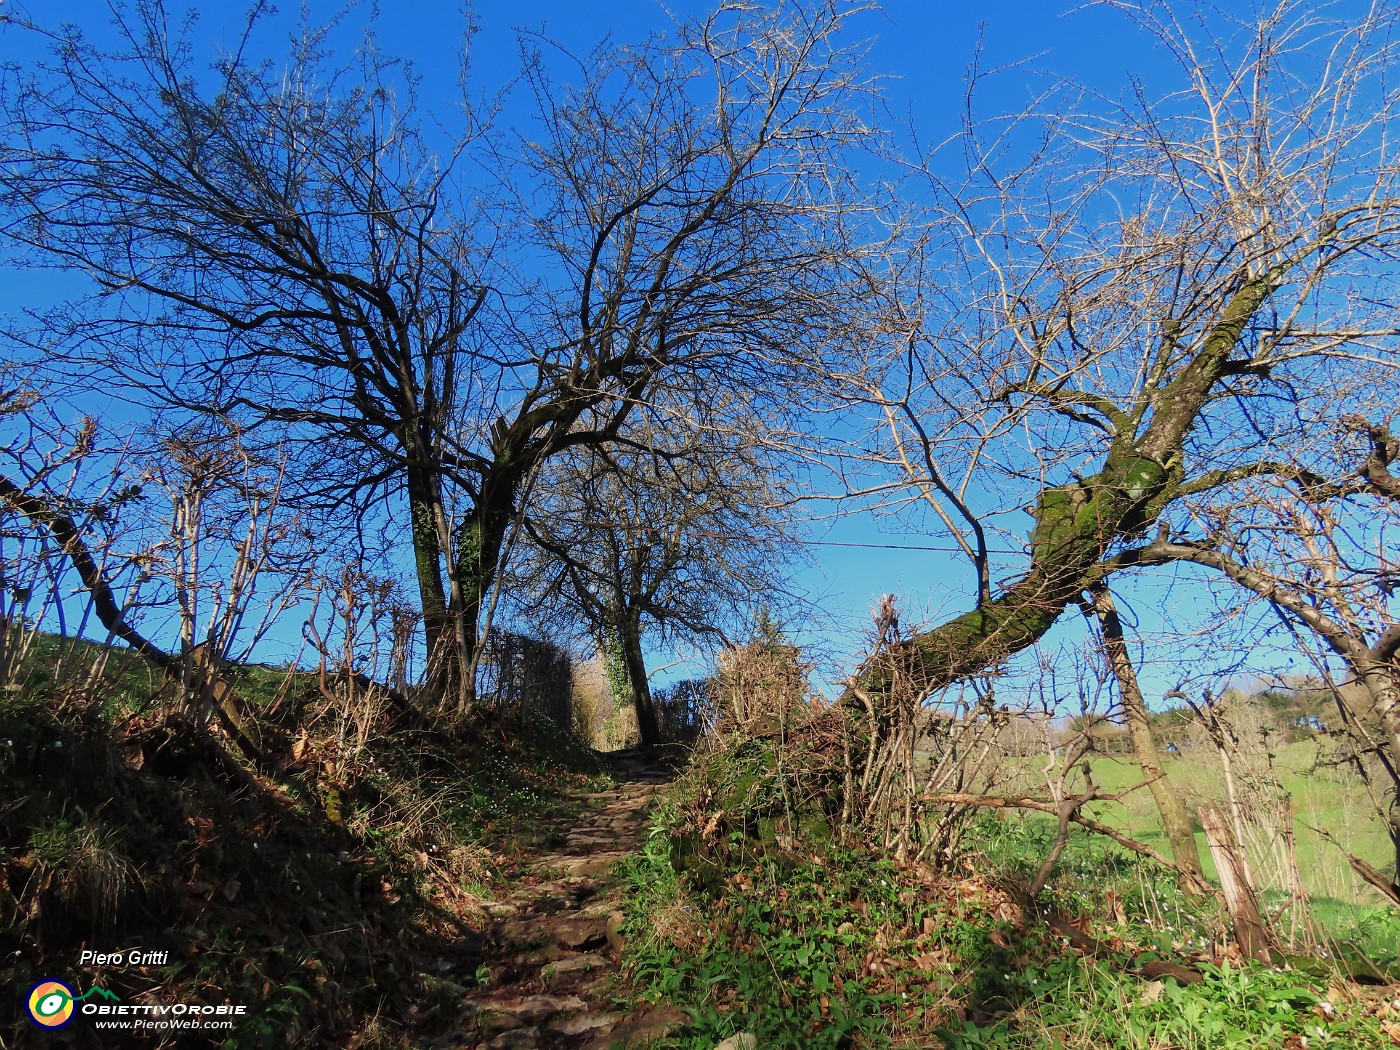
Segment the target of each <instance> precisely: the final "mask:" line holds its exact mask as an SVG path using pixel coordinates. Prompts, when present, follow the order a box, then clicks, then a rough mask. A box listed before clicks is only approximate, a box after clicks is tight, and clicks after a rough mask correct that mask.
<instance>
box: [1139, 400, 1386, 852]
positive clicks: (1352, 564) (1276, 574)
mask: <svg viewBox="0 0 1400 1050" xmlns="http://www.w3.org/2000/svg"><path fill="white" fill-rule="evenodd" d="M1333 433H1334V435H1335V438H1336V440H1335V441H1334V442H1332V443H1331V445H1330V448H1329V443H1328V441H1327V440H1326V438H1327V431H1325V430H1322V429H1321V428H1319V431H1318V432H1317V434H1316V435H1315V437H1314V440H1315V444H1316V445H1318V446H1321V448H1322V449H1323V450H1324V451H1325V453H1326V454H1327V458H1329V459H1331V460H1332V463H1331V464H1330V465H1331V466H1332V467H1333V470H1332V471H1331V472H1330V473H1331V474H1332V476H1333V477H1335V478H1337V480H1335V481H1329V480H1327V479H1326V478H1325V477H1321V476H1316V475H1311V474H1309V475H1308V476H1306V477H1304V478H1301V479H1295V480H1289V479H1282V478H1278V479H1259V480H1257V481H1256V482H1254V483H1253V484H1251V485H1249V486H1247V487H1244V488H1243V489H1240V490H1239V491H1237V492H1236V493H1235V500H1234V502H1233V503H1232V504H1229V505H1226V504H1224V503H1223V502H1222V501H1220V500H1218V499H1217V500H1216V501H1214V502H1213V504H1212V505H1210V506H1208V507H1206V508H1202V509H1200V510H1198V511H1197V512H1196V513H1195V514H1193V515H1192V517H1191V518H1190V519H1188V520H1187V521H1185V522H1183V523H1182V525H1181V526H1180V528H1179V530H1178V535H1176V536H1175V537H1172V536H1166V535H1162V536H1159V537H1158V538H1157V539H1156V540H1155V541H1153V542H1152V543H1150V544H1148V545H1147V546H1146V547H1144V548H1141V549H1140V551H1139V552H1138V554H1137V555H1136V557H1138V558H1139V559H1140V561H1141V562H1144V563H1154V562H1156V563H1163V562H1189V563H1193V564H1196V565H1201V566H1205V567H1207V568H1209V569H1211V570H1214V571H1215V572H1217V573H1219V574H1220V575H1221V576H1222V577H1224V578H1225V579H1228V580H1230V581H1231V582H1232V583H1234V584H1235V585H1237V586H1238V587H1240V588H1241V589H1242V590H1243V591H1244V592H1245V593H1246V594H1248V595H1250V596H1253V597H1256V598H1257V599H1258V600H1260V601H1262V602H1265V603H1267V604H1268V606H1269V607H1271V608H1272V609H1273V610H1274V611H1275V613H1276V614H1277V616H1278V617H1279V618H1280V620H1281V621H1282V622H1283V623H1284V624H1285V625H1286V626H1287V628H1288V629H1289V630H1290V631H1291V632H1292V637H1293V640H1294V642H1295V644H1296V645H1297V646H1298V647H1299V648H1301V649H1302V650H1303V651H1304V652H1306V653H1308V654H1309V655H1310V656H1311V657H1312V658H1313V659H1314V660H1315V662H1316V664H1317V667H1318V670H1319V672H1320V673H1321V674H1322V675H1323V677H1324V680H1326V681H1328V682H1329V683H1330V688H1331V692H1332V695H1333V697H1334V699H1335V701H1336V705H1337V715H1338V719H1337V724H1338V728H1339V731H1340V732H1339V736H1340V738H1341V739H1343V740H1344V741H1345V742H1346V746H1347V749H1348V751H1349V755H1350V760H1351V762H1352V763H1353V764H1354V765H1355V767H1356V768H1357V769H1358V770H1359V771H1360V773H1361V774H1362V776H1363V778H1365V779H1366V780H1367V782H1368V783H1369V784H1370V785H1371V788H1372V798H1373V800H1374V801H1375V803H1376V805H1377V809H1378V810H1379V811H1380V812H1381V814H1382V816H1383V817H1384V818H1385V820H1386V821H1387V824H1388V827H1389V829H1390V835H1391V838H1392V840H1393V842H1394V843H1395V849H1396V858H1397V860H1398V861H1400V774H1397V770H1400V616H1397V613H1396V609H1395V605H1394V597H1393V596H1394V593H1395V588H1396V583H1397V579H1400V573H1398V572H1397V566H1396V563H1395V561H1394V560H1393V559H1392V558H1391V557H1390V556H1389V555H1388V554H1387V551H1389V550H1391V549H1393V547H1394V538H1395V533H1396V528H1397V525H1400V516H1398V515H1397V512H1400V500H1397V499H1396V497H1397V496H1400V478H1397V476H1396V475H1395V473H1394V472H1393V468H1392V463H1394V462H1395V460H1396V459H1397V454H1400V447H1397V442H1396V440H1395V439H1394V437H1392V436H1391V433H1390V430H1389V427H1388V426H1387V425H1386V424H1384V423H1376V424H1370V423H1367V422H1366V421H1365V420H1364V419H1360V418H1357V417H1349V418H1347V419H1346V420H1344V421H1342V425H1340V426H1338V427H1336V428H1334V430H1333ZM1358 438H1359V439H1360V441H1359V442H1358V440H1357V439H1358ZM1358 446H1359V447H1358ZM1348 459H1350V463H1348V462H1347V460H1348ZM1318 465H1319V467H1320V468H1321V467H1325V466H1326V465H1327V464H1323V463H1319V464H1318ZM1334 662H1336V663H1340V665H1341V668H1342V669H1343V671H1344V674H1345V677H1346V679H1347V681H1346V682H1345V683H1342V682H1339V681H1337V676H1336V674H1335V670H1334Z"/></svg>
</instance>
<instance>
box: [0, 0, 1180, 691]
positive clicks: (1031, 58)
mask: <svg viewBox="0 0 1400 1050" xmlns="http://www.w3.org/2000/svg"><path fill="white" fill-rule="evenodd" d="M8 2H9V9H10V10H21V11H24V12H25V13H26V14H27V15H28V16H29V17H30V18H32V19H34V20H35V21H38V22H41V23H45V24H51V23H53V22H56V21H65V22H73V23H76V24H79V25H81V26H83V27H84V29H85V31H86V32H87V33H88V34H89V35H90V36H92V37H93V38H95V39H101V38H103V37H104V36H105V35H106V33H107V32H108V31H109V30H108V24H109V22H110V20H111V17H112V15H111V12H110V10H109V8H108V6H107V5H106V4H102V3H93V2H88V0H62V2H59V3H55V4H44V5H42V6H41V5H39V4H36V3H30V4H28V5H26V4H15V3H13V0H8ZM243 6H244V5H242V4H240V5H237V6H235V5H227V4H224V3H217V4H216V3H212V2H203V3H196V4H193V5H186V4H182V3H180V2H179V0H172V2H171V3H170V4H169V5H168V8H169V10H171V11H172V12H178V11H181V10H184V9H185V8H186V7H192V8H193V9H195V10H197V11H199V12H200V17H199V22H198V31H197V33H196V39H197V40H199V41H200V42H201V43H203V42H207V41H218V42H219V43H220V46H224V47H232V46H234V34H235V33H236V31H237V29H238V28H239V27H240V25H241V19H240V18H239V17H238V15H239V13H240V12H241V10H242V9H243ZM285 6H286V9H287V11H288V12H289V13H294V12H295V10H296V5H293V4H290V3H289V4H287V5H285ZM338 6H339V5H329V4H324V3H320V2H312V3H310V4H309V7H310V10H311V12H312V14H313V18H320V17H324V16H325V14H327V13H329V12H331V11H333V10H335V9H336V8H337V7H338ZM705 6H708V5H702V4H698V3H694V2H693V0H680V2H678V3H676V4H673V5H671V9H672V10H675V11H676V12H677V13H679V14H686V13H690V12H696V11H700V10H702V9H703V8H704V7H705ZM1071 6H1078V5H1069V4H1063V5H1062V4H1059V3H1055V2H1046V0H1005V2H1000V3H990V4H985V5H973V4H965V3H932V2H929V3H918V2H911V0H894V2H891V3H890V4H889V5H888V6H887V9H886V10H884V11H869V12H866V13H864V14H862V15H860V16H859V17H858V18H857V19H855V20H854V21H853V23H852V27H851V31H852V35H853V37H854V38H856V39H860V40H866V41H869V45H870V50H869V60H868V65H869V69H870V72H871V73H872V74H873V75H876V76H879V77H881V78H883V94H884V97H885V99H886V102H887V104H888V106H889V110H890V112H891V114H893V115H895V116H901V117H902V116H906V115H907V116H908V117H909V118H910V119H911V121H912V123H913V125H914V126H915V127H916V128H917V129H918V133H919V136H920V138H921V140H922V141H923V142H925V143H933V142H938V141H941V140H943V139H945V138H947V137H948V136H950V135H952V134H953V133H955V132H956V130H957V129H958V127H959V122H960V119H961V111H962V106H963V93H964V90H965V86H966V81H965V71H966V69H967V66H968V63H969V62H970V60H971V59H972V57H973V55H974V52H975V49H976V47H977V43H978V40H979V38H980V39H981V40H982V41H983V48H984V50H983V57H982V68H983V69H994V68H997V67H1003V66H1007V67H1014V68H1008V69H1006V70H1005V71H1004V72H1002V73H1001V74H999V75H998V76H996V77H994V78H992V79H991V80H990V81H989V82H988V85H987V89H986V90H985V92H984V93H983V95H982V97H981V99H980V103H979V106H980V109H981V111H982V112H986V113H995V112H999V111H1012V110H1016V109H1018V108H1020V107H1021V106H1022V105H1024V104H1025V103H1026V102H1027V101H1028V100H1029V99H1030V98H1031V97H1032V96H1033V95H1034V94H1035V93H1036V92H1037V91H1039V90H1041V89H1043V87H1044V86H1045V85H1046V83H1047V79H1046V78H1047V76H1052V77H1053V76H1054V75H1056V74H1058V75H1064V76H1072V77H1074V78H1076V79H1077V80H1079V81H1081V82H1086V83H1088V84H1089V85H1090V86H1092V87H1094V88H1097V89H1100V90H1103V91H1105V92H1108V93H1111V94H1117V93H1118V92H1119V91H1120V90H1122V89H1123V88H1124V87H1125V86H1126V84H1127V82H1128V81H1129V79H1130V78H1131V77H1134V76H1143V77H1147V78H1148V79H1151V78H1153V77H1154V75H1159V74H1160V72H1161V66H1160V63H1161V62H1162V56H1161V55H1160V54H1159V53H1157V52H1154V51H1153V49H1152V48H1151V47H1150V46H1149V45H1148V44H1147V43H1146V42H1145V41H1144V40H1143V39H1142V38H1141V37H1140V36H1139V35H1137V34H1136V33H1135V32H1134V31H1132V30H1131V29H1130V28H1129V27H1128V26H1127V24H1126V23H1125V21H1124V20H1123V19H1122V18H1121V17H1120V16H1118V15H1116V14H1114V13H1113V12H1112V11H1109V10H1107V9H1104V8H1094V9H1090V10H1082V9H1081V10H1077V11H1071V13H1069V14H1062V11H1065V10H1068V9H1070V7H1071ZM368 11H369V8H368V7H367V6H365V7H361V8H358V9H353V10H351V11H350V12H349V13H348V14H347V15H346V16H345V21H344V23H343V26H342V29H341V30H340V33H339V35H338V37H337V39H343V40H344V42H345V44H346V46H352V45H353V43H354V42H355V41H356V40H357V39H358V36H359V33H360V28H359V27H360V26H362V25H363V23H364V20H365V14H366V13H367V12H368ZM471 17H472V22H473V24H474V25H475V26H476V29H477V32H476V33H475V34H474V36H473V38H472V43H471V48H470V57H471V79H472V84H473V85H474V86H475V88H476V90H478V91H483V90H491V89H494V88H496V87H498V86H503V85H505V84H508V83H509V82H510V81H511V79H512V77H513V76H514V74H515V72H516V70H517V67H518V61H517V60H518V47H517V36H516V34H517V31H518V30H526V31H536V30H538V31H540V32H541V33H542V34H543V35H544V36H546V37H549V38H551V39H553V40H556V41H558V42H559V43H560V44H561V45H562V46H563V47H565V48H567V49H569V50H570V51H572V52H575V53H579V54H582V53H586V52H587V51H588V50H589V49H590V48H591V47H592V46H594V45H595V44H596V43H598V42H599V41H601V40H602V39H603V38H604V37H605V36H611V38H612V39H613V41H614V42H618V43H623V42H627V41H632V40H636V39H639V38H641V37H644V36H646V35H647V34H649V33H652V32H664V31H665V30H666V28H667V26H668V24H669V22H670V19H669V17H668V15H667V8H666V7H664V6H663V5H662V4H659V3H656V2H654V0H607V2H602V3H592V4H589V3H564V2H558V0H513V2H510V3H503V2H499V0H482V2H481V3H478V4H476V5H475V7H474V9H473V12H472V16H471ZM285 24H286V22H285V20H284V21H283V23H282V25H285ZM466 24H467V23H466V19H465V16H464V15H463V13H462V8H461V6H460V5H458V4H456V3H435V2H425V0H407V2H401V3H399V4H396V5H393V6H388V5H386V6H385V7H384V8H383V11H382V13H381V15H380V17H379V19H378V23H377V29H376V32H377V36H378V39H379V42H380V45H381V47H382V48H383V49H384V50H385V51H387V52H390V53H395V54H399V55H402V56H404V57H406V58H409V59H410V60H411V61H412V62H413V65H414V68H415V70H416V72H417V73H418V74H419V76H420V77H421V84H420V96H421V101H422V104H423V108H424V109H426V110H428V111H430V112H435V113H436V115H437V117H438V119H439V120H442V121H443V122H444V123H449V122H450V121H451V120H452V114H453V113H454V112H455V110H454V105H455V101H456V98H457V94H456V91H457V84H458V76H459V57H460V54H461V45H462V42H463V39H464V37H465V26H466ZM268 42H269V43H274V42H275V41H274V40H269V41H268ZM27 46H29V42H28V41H27V40H26V39H25V38H24V36H23V35H22V34H19V33H16V32H14V31H13V30H11V29H7V28H5V27H0V55H3V57H4V58H5V59H20V60H23V58H24V57H25V51H24V48H26V47H27ZM266 50H267V52H268V53H276V48H275V47H268V48H267V49H266ZM1018 63H1019V64H1020V65H1017V64H1018ZM512 112H513V110H512V109H511V107H510V105H509V104H508V105H507V109H506V112H505V115H506V119H507V120H509V119H511V114H512ZM6 277H7V279H6V282H5V285H4V286H3V287H0V311H12V310H15V309H17V308H18V307H19V306H21V305H22V304H26V303H33V302H35V301H39V300H42V299H44V298H47V297H49V296H50V295H53V294H56V293H59V294H61V288H60V287H59V286H57V285H54V284H53V283H51V282H48V281H46V280H39V279H36V278H35V277H34V276H33V275H28V274H20V273H15V272H10V273H8V274H7V275H6ZM826 510H827V508H823V509H822V513H825V512H826ZM1029 520H1030V519H1029V517H1028V516H1027V517H1026V518H1025V522H1024V524H1025V525H1027V526H1028V525H1029ZM811 538H812V539H814V540H817V541H822V542H821V543H820V544H819V545H813V546H812V547H811V548H810V553H811V564H810V565H809V566H808V567H807V568H806V569H805V570H804V571H803V573H802V576H801V578H800V580H799V586H800V587H802V588H803V589H805V590H806V591H808V592H809V593H810V594H813V595H821V596H823V600H822V601H821V602H820V607H821V609H822V615H821V618H820V620H814V621H812V622H807V623H795V624H794V625H793V627H794V633H796V634H797V636H798V637H799V638H800V639H801V640H803V641H804V642H808V643H811V644H813V645H814V646H815V647H816V649H817V650H818V651H819V652H821V653H822V654H823V655H825V656H826V657H828V658H830V660H831V661H832V664H831V667H839V666H845V667H847V668H849V666H850V662H851V660H852V658H853V653H854V651H855V650H856V648H857V647H858V645H859V638H860V635H861V633H862V632H863V630H864V627H865V625H866V623H867V622H868V610H869V609H870V608H871V606H872V605H873V604H874V603H875V601H876V600H877V599H878V597H879V596H880V595H882V594H885V593H895V594H897V595H900V596H901V597H902V598H903V600H904V604H905V607H906V609H907V611H908V614H907V616H906V622H917V621H919V620H921V619H925V618H928V619H933V618H935V617H936V616H937V615H938V614H939V613H940V612H942V613H950V612H956V611H959V610H961V609H963V608H966V607H967V605H968V604H969V599H970V591H969V581H968V579H967V576H966V574H965V573H964V572H963V571H962V566H961V562H960V561H958V560H957V559H956V557H955V556H954V555H953V554H951V553H948V552H946V551H942V550H918V549H910V548H918V547H927V546H931V545H935V544H939V543H940V541H931V540H929V539H928V537H927V536H926V534H924V533H923V532H921V531H920V530H919V529H918V528H917V526H916V525H915V524H914V523H913V522H912V521H911V522H909V523H908V524H904V523H902V522H901V521H900V520H899V519H897V518H896V519H890V518H885V519H882V520H880V521H878V522H874V521H872V520H871V519H869V518H868V517H866V516H863V515H862V516H859V517H848V518H845V519H842V520H839V521H836V522H834V523H829V524H825V525H821V526H818V527H815V528H813V530H812V531H811ZM837 544H866V545H876V546H840V545H837ZM878 545H886V549H882V548H881V547H880V546H878ZM1152 589H1153V588H1152V586H1151V585H1150V584H1149V585H1148V586H1147V588H1146V590H1145V592H1144V593H1151V591H1152ZM1145 615H1146V614H1145ZM1065 619H1066V622H1065V623H1064V624H1063V625H1062V627H1060V628H1057V632H1056V633H1057V635H1058V636H1060V637H1061V638H1072V637H1073V636H1075V635H1077V634H1078V633H1079V632H1080V627H1079V624H1078V617H1066V618H1065ZM1054 643H1055V639H1054V638H1052V639H1051V643H1050V644H1054ZM675 655H678V654H662V653H658V654H655V659H656V662H657V663H658V664H664V663H669V662H670V660H671V659H672V657H673V656H675ZM698 670H699V668H697V667H696V666H695V665H693V664H692V665H688V666H680V667H677V668H675V669H673V670H670V671H666V672H663V673H662V674H661V675H660V676H659V678H660V680H665V679H666V678H670V677H673V676H684V675H687V674H691V673H696V672H697V671H698ZM829 670H830V668H828V671H829ZM1148 677H1149V679H1150V680H1151V682H1152V683H1155V684H1157V685H1158V686H1159V687H1160V688H1168V687H1170V685H1172V684H1175V678H1174V676H1173V673H1172V671H1171V669H1164V671H1163V672H1162V674H1160V675H1159V674H1157V673H1156V672H1155V671H1153V670H1152V669H1150V668H1149V670H1148ZM1169 679H1170V680H1169Z"/></svg>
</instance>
